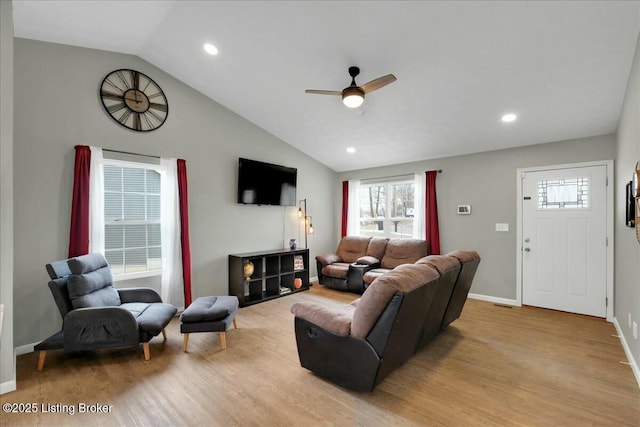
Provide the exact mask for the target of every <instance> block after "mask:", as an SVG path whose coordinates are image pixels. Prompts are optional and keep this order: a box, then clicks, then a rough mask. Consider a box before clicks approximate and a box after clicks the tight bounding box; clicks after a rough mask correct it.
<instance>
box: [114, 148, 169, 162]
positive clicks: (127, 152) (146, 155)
mask: <svg viewBox="0 0 640 427" xmlns="http://www.w3.org/2000/svg"><path fill="white" fill-rule="evenodd" d="M102 151H109V152H110V153H120V154H129V155H131V156H141V157H151V158H152V159H159V158H160V156H150V155H148V154H140V153H133V152H131V151H120V150H111V149H109V148H103V149H102Z"/></svg>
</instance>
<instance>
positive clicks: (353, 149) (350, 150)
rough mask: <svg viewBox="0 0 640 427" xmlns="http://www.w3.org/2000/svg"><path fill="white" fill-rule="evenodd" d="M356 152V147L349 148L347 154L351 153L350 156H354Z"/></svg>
mask: <svg viewBox="0 0 640 427" xmlns="http://www.w3.org/2000/svg"><path fill="white" fill-rule="evenodd" d="M355 152H356V149H355V148H354V147H349V148H347V153H349V154H353V153H355Z"/></svg>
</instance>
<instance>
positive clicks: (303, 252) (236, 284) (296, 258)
mask: <svg viewBox="0 0 640 427" xmlns="http://www.w3.org/2000/svg"><path fill="white" fill-rule="evenodd" d="M249 262H251V263H252V264H253V270H254V271H253V274H252V275H251V276H250V277H249V278H248V280H247V278H245V276H244V266H245V264H247V263H249ZM295 279H300V280H302V286H301V287H300V288H298V289H296V288H295V286H294V283H295ZM309 286H310V283H309V250H308V249H293V250H290V249H275V250H270V251H261V252H247V253H242V254H231V255H229V295H235V296H237V297H238V301H239V302H240V307H246V306H248V305H252V304H257V303H260V302H264V301H269V300H272V299H274V298H280V297H283V296H287V295H291V294H294V293H296V292H301V291H306V290H308V289H309Z"/></svg>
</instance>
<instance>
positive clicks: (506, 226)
mask: <svg viewBox="0 0 640 427" xmlns="http://www.w3.org/2000/svg"><path fill="white" fill-rule="evenodd" d="M496 231H509V224H508V223H504V222H498V223H496Z"/></svg>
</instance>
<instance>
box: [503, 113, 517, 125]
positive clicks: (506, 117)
mask: <svg viewBox="0 0 640 427" xmlns="http://www.w3.org/2000/svg"><path fill="white" fill-rule="evenodd" d="M517 118H518V116H516V115H515V114H513V113H509V114H505V115H504V116H502V121H503V122H505V123H510V122H513V121H515V120H516V119H517Z"/></svg>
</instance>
